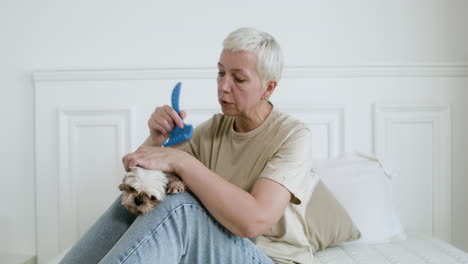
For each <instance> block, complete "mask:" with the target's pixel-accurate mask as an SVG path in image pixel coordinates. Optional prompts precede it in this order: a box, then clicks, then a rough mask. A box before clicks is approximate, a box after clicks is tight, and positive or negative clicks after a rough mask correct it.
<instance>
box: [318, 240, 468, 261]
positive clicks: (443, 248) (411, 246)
mask: <svg viewBox="0 0 468 264" xmlns="http://www.w3.org/2000/svg"><path fill="white" fill-rule="evenodd" d="M351 263H353V264H377V263H378V264H396V263H398V264H423V263H424V264H426V263H440V264H464V263H468V254H467V253H466V252H463V251H461V250H459V249H457V248H455V247H454V246H452V245H450V244H448V243H447V242H445V241H442V240H439V239H435V238H433V237H427V236H419V237H412V238H408V239H407V240H402V241H396V242H390V243H384V244H372V245H339V246H334V247H330V248H327V249H325V250H323V251H320V252H318V253H317V254H316V255H315V256H314V261H313V264H351Z"/></svg>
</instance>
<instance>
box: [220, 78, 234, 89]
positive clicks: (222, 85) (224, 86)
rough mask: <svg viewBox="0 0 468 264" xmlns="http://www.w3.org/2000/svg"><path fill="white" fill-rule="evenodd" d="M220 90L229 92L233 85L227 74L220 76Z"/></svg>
mask: <svg viewBox="0 0 468 264" xmlns="http://www.w3.org/2000/svg"><path fill="white" fill-rule="evenodd" d="M218 90H220V91H223V92H229V91H230V90H231V85H230V84H229V80H227V78H226V76H223V77H219V78H218Z"/></svg>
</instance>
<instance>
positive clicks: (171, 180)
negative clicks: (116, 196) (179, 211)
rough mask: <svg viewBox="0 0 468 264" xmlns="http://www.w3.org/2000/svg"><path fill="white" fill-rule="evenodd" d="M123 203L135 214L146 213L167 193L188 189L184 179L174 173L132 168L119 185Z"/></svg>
mask: <svg viewBox="0 0 468 264" xmlns="http://www.w3.org/2000/svg"><path fill="white" fill-rule="evenodd" d="M119 189H120V190H121V191H122V192H123V194H122V205H123V206H125V208H127V209H128V210H129V211H130V212H132V213H134V214H146V213H148V212H150V211H151V210H153V208H154V205H155V204H157V203H158V202H159V201H161V200H162V199H164V198H165V197H166V194H173V193H179V192H184V191H185V190H186V189H187V186H186V185H185V183H184V182H182V180H181V179H180V178H179V177H177V176H175V175H172V174H169V173H164V172H162V171H159V170H147V169H144V168H141V167H133V168H130V171H129V172H127V173H126V174H125V177H124V178H123V181H122V184H120V185H119Z"/></svg>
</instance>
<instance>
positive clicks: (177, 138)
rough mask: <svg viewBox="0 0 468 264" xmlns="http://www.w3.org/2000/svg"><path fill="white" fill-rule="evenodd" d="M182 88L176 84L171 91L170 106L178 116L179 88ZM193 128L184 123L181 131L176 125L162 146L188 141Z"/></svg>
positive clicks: (180, 84) (179, 83) (179, 84)
mask: <svg viewBox="0 0 468 264" xmlns="http://www.w3.org/2000/svg"><path fill="white" fill-rule="evenodd" d="M181 86H182V83H181V82H178V83H177V84H176V86H174V89H173V90H172V96H171V104H172V108H174V110H175V111H176V112H177V113H178V114H179V115H180V108H179V97H180V87H181ZM192 133H193V126H192V125H188V124H185V123H184V128H183V129H181V128H179V127H178V126H177V125H176V126H175V127H174V129H173V130H172V131H171V133H170V134H169V139H168V140H167V141H166V142H165V143H164V144H163V146H164V147H169V146H172V145H175V144H179V143H180V142H184V141H186V140H189V139H190V138H191V137H192Z"/></svg>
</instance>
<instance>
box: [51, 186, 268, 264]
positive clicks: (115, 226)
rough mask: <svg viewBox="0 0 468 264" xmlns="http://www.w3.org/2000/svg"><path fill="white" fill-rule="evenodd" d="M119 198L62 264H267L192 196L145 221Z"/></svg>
mask: <svg viewBox="0 0 468 264" xmlns="http://www.w3.org/2000/svg"><path fill="white" fill-rule="evenodd" d="M120 199H121V198H120V197H119V198H118V199H117V200H116V201H115V202H114V203H113V204H112V205H111V207H110V208H109V209H108V210H107V211H106V212H105V213H104V215H102V216H101V217H100V218H99V220H98V221H97V222H96V223H95V224H94V225H93V226H92V227H91V228H90V230H89V231H88V232H87V233H86V234H85V235H84V236H83V237H81V239H80V240H79V241H78V242H77V243H76V244H75V245H74V246H73V247H72V249H70V251H69V252H68V253H67V254H66V255H65V257H64V258H63V259H62V261H61V262H60V263H64V264H68V263H73V264H74V263H80V264H81V263H86V264H92V263H127V264H133V263H164V264H166V263H187V264H195V263H203V264H207V263H243V264H244V263H268V264H273V261H272V260H271V259H270V258H268V257H267V256H266V255H265V254H264V253H263V252H261V251H260V250H259V249H258V248H257V247H256V246H255V245H254V244H253V243H252V242H251V241H250V240H249V239H246V238H241V237H238V236H236V235H234V234H233V233H231V232H230V231H228V230H227V229H225V228H224V227H223V226H222V225H221V224H219V223H218V222H217V221H216V220H215V219H214V218H213V217H212V216H211V215H210V214H209V213H208V211H207V210H206V209H205V208H204V207H203V206H202V205H201V203H200V202H199V201H198V200H197V199H196V198H195V197H194V196H193V195H192V194H190V193H188V192H184V193H180V194H173V195H168V196H167V197H166V199H164V200H163V201H161V202H160V203H158V204H157V205H156V206H155V208H154V210H153V211H151V212H150V213H148V214H146V215H140V216H136V215H133V214H131V213H130V212H129V211H128V210H127V209H126V208H125V207H123V206H122V205H121V201H120Z"/></svg>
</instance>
